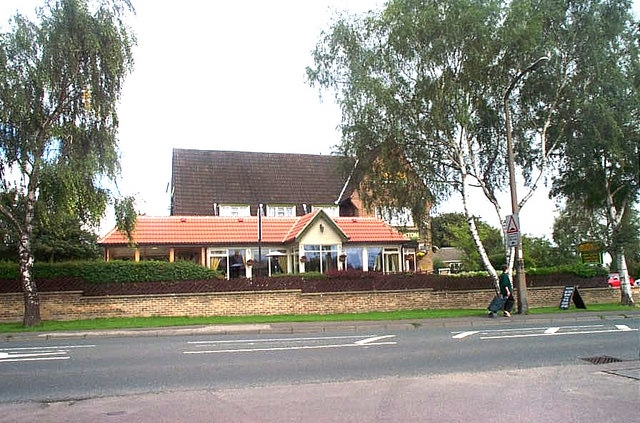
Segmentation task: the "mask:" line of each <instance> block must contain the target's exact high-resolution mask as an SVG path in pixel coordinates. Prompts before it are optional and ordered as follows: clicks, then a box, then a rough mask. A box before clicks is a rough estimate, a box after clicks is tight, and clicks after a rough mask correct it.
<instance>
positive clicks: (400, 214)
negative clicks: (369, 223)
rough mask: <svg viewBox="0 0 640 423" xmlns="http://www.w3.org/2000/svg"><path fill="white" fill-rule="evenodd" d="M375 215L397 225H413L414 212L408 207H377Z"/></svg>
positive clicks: (392, 224)
mask: <svg viewBox="0 0 640 423" xmlns="http://www.w3.org/2000/svg"><path fill="white" fill-rule="evenodd" d="M375 216H376V217H377V218H378V219H382V220H384V221H385V223H387V224H389V225H391V226H395V227H409V228H411V227H413V226H414V225H413V214H412V213H411V210H409V209H408V208H401V209H395V208H381V207H378V208H376V211H375Z"/></svg>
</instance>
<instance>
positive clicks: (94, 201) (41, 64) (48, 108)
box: [0, 0, 135, 326]
mask: <svg viewBox="0 0 640 423" xmlns="http://www.w3.org/2000/svg"><path fill="white" fill-rule="evenodd" d="M129 12H133V8H132V6H131V4H130V3H129V2H128V1H127V0H126V1H123V2H119V1H117V0H96V1H89V0H50V1H47V2H46V4H45V6H44V7H43V8H41V9H39V10H38V11H37V19H38V22H32V21H31V20H30V19H28V18H27V17H25V16H23V15H21V14H17V15H16V16H15V17H14V18H13V19H12V20H11V21H10V24H9V30H8V31H7V32H4V33H1V34H0V74H1V75H2V78H0V177H1V178H2V179H1V181H2V187H1V188H2V190H3V191H4V192H5V193H9V194H10V193H13V197H12V201H9V202H8V204H7V203H6V202H4V203H3V204H2V205H0V216H1V217H2V219H3V220H4V221H5V222H7V223H8V224H10V225H12V226H13V227H14V228H15V230H16V232H17V234H18V253H19V262H20V272H21V279H22V286H23V291H24V304H25V312H24V321H23V323H24V325H25V326H33V325H37V324H38V323H39V322H40V303H39V294H38V289H37V284H36V281H35V279H34V278H33V262H34V257H33V251H32V248H33V247H32V246H33V241H34V240H33V236H34V232H33V228H34V219H35V217H36V213H35V210H36V206H37V204H39V203H45V204H46V201H56V202H57V205H58V206H60V205H64V207H67V208H68V211H70V212H73V213H76V214H77V215H78V216H79V217H80V218H81V219H82V220H83V221H84V222H88V223H92V222H93V223H95V222H96V221H97V220H99V218H100V217H101V216H102V214H103V213H104V209H105V203H106V201H107V200H108V195H107V193H106V192H105V191H104V190H103V189H102V188H101V186H102V184H101V182H102V181H103V180H104V178H107V179H114V178H115V177H116V175H117V174H118V172H119V159H118V153H117V138H116V133H117V129H118V116H117V113H116V105H117V102H118V100H119V97H120V92H121V89H122V84H123V81H124V77H125V75H126V74H127V73H128V72H129V71H130V70H131V68H132V64H133V59H132V52H131V49H132V46H133V44H134V42H135V40H134V36H133V34H132V32H131V31H130V29H129V28H128V26H127V25H126V23H125V22H124V21H123V19H124V17H125V16H126V14H128V13H129ZM45 186H46V189H45ZM52 188H55V189H52ZM49 195H51V197H49ZM44 196H47V198H44Z"/></svg>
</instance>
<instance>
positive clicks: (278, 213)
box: [267, 205, 296, 217]
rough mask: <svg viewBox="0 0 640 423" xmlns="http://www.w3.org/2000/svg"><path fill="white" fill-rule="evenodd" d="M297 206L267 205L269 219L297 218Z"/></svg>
mask: <svg viewBox="0 0 640 423" xmlns="http://www.w3.org/2000/svg"><path fill="white" fill-rule="evenodd" d="M295 215H296V206H288V205H287V206H270V205H267V216H268V217H295Z"/></svg>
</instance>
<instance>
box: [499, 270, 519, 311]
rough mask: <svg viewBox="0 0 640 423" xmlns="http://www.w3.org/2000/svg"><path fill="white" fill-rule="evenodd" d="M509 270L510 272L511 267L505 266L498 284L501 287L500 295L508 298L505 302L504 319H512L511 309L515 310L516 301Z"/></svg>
mask: <svg viewBox="0 0 640 423" xmlns="http://www.w3.org/2000/svg"><path fill="white" fill-rule="evenodd" d="M507 270H509V267H508V266H507V265H503V266H502V273H501V274H500V278H499V280H498V284H499V285H500V295H502V298H506V301H505V302H504V313H503V315H504V317H511V309H512V308H513V303H514V302H515V301H514V299H513V285H512V284H511V276H510V275H509V273H507Z"/></svg>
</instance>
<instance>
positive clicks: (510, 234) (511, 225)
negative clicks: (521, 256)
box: [504, 214, 520, 247]
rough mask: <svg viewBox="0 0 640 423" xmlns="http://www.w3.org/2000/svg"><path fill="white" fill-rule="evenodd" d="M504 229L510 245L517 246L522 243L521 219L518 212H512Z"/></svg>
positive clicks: (506, 220)
mask: <svg viewBox="0 0 640 423" xmlns="http://www.w3.org/2000/svg"><path fill="white" fill-rule="evenodd" d="M504 231H505V233H506V235H507V236H506V238H507V246H508V247H517V246H518V244H519V243H520V219H519V217H518V215H517V214H510V215H508V216H507V218H506V219H505V225H504Z"/></svg>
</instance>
